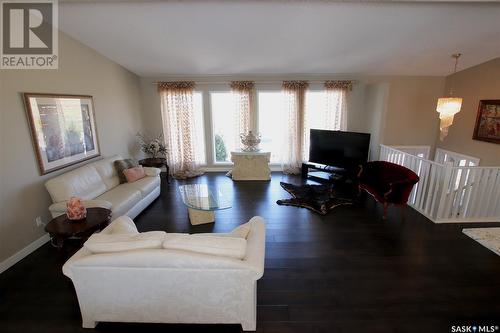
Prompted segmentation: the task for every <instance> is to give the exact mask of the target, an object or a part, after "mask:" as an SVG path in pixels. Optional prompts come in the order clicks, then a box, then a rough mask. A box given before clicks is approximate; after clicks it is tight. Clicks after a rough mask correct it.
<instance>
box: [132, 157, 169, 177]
mask: <svg viewBox="0 0 500 333" xmlns="http://www.w3.org/2000/svg"><path fill="white" fill-rule="evenodd" d="M139 164H140V165H142V166H144V167H150V168H160V169H161V168H162V167H163V166H164V167H165V168H166V169H167V183H170V178H169V177H170V168H169V167H168V164H167V159H166V158H163V157H155V158H153V157H150V158H145V159H143V160H140V161H139Z"/></svg>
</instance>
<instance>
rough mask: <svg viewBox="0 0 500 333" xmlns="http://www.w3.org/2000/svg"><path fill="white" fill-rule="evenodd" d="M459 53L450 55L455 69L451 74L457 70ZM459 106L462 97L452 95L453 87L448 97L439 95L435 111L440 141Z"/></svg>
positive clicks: (458, 110) (446, 132) (460, 105)
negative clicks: (437, 118) (437, 114)
mask: <svg viewBox="0 0 500 333" xmlns="http://www.w3.org/2000/svg"><path fill="white" fill-rule="evenodd" d="M461 55H462V54H461V53H456V54H453V55H452V57H453V58H455V69H454V71H453V74H455V73H456V72H457V65H458V58H460V56H461ZM450 86H451V84H450ZM461 107H462V98H460V97H453V88H451V87H450V94H449V96H448V97H441V98H439V99H438V102H437V106H436V111H437V112H438V113H439V119H440V123H439V132H440V134H439V139H440V140H441V141H443V139H444V138H445V137H446V136H447V135H448V129H449V128H450V126H451V125H452V124H453V117H454V116H455V115H456V114H457V113H459V112H460V108H461Z"/></svg>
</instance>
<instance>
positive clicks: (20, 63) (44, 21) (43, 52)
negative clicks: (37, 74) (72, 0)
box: [0, 0, 58, 69]
mask: <svg viewBox="0 0 500 333" xmlns="http://www.w3.org/2000/svg"><path fill="white" fill-rule="evenodd" d="M0 17H1V18H2V24H1V29H2V31H1V34H0V35H1V39H2V40H1V46H2V50H1V63H0V68H1V69H57V66H58V56H57V51H58V30H57V18H58V17H57V0H32V1H29V2H25V1H13V0H10V1H9V0H5V1H2V2H1V14H0Z"/></svg>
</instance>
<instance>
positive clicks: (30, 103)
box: [23, 93, 100, 175]
mask: <svg viewBox="0 0 500 333" xmlns="http://www.w3.org/2000/svg"><path fill="white" fill-rule="evenodd" d="M23 95H24V103H25V107H26V113H27V116H28V122H29V125H30V129H31V137H32V139H33V146H34V149H35V153H36V156H37V159H38V164H39V166H40V172H41V174H42V175H45V174H47V173H49V172H52V171H55V170H59V169H62V168H65V167H67V166H69V165H72V164H76V163H79V162H82V161H85V160H88V159H91V158H94V157H97V156H99V155H100V150H99V142H98V139H97V129H96V124H95V117H94V102H93V99H92V96H79V95H55V94H34V93H24V94H23Z"/></svg>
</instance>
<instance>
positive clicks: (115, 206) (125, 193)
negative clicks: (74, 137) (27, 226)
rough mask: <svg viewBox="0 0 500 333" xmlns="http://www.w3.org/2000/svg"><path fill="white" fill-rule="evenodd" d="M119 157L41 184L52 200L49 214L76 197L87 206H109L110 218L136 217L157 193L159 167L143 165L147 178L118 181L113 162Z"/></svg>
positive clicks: (61, 210) (60, 211)
mask: <svg viewBox="0 0 500 333" xmlns="http://www.w3.org/2000/svg"><path fill="white" fill-rule="evenodd" d="M121 159H123V158H122V157H121V156H118V155H115V156H112V157H108V158H105V159H102V160H99V161H96V162H92V163H89V164H86V165H84V166H82V167H80V168H77V169H75V170H72V171H69V172H67V173H64V174H62V175H59V176H57V177H54V178H52V179H50V180H48V181H47V182H46V183H45V187H46V188H47V191H48V192H49V194H50V196H51V198H52V202H53V204H52V205H51V206H50V207H49V210H50V213H51V214H52V217H56V216H59V215H62V214H65V213H66V202H67V201H68V200H69V199H70V198H71V197H72V196H76V197H80V198H81V199H82V200H83V204H84V206H86V207H87V208H90V207H103V208H108V209H111V211H112V219H114V218H116V217H118V216H122V215H127V216H129V217H130V218H134V217H136V216H137V215H138V214H139V213H140V212H141V211H143V210H144V208H146V207H147V206H148V205H149V204H150V203H151V202H153V200H154V199H156V198H157V197H158V196H159V195H160V169H157V168H144V169H145V172H146V176H147V177H144V178H142V179H140V180H138V181H136V182H133V183H124V184H120V180H119V178H118V174H117V172H116V169H115V167H114V161H116V160H121Z"/></svg>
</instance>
